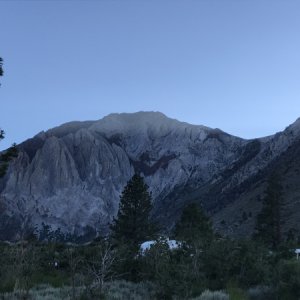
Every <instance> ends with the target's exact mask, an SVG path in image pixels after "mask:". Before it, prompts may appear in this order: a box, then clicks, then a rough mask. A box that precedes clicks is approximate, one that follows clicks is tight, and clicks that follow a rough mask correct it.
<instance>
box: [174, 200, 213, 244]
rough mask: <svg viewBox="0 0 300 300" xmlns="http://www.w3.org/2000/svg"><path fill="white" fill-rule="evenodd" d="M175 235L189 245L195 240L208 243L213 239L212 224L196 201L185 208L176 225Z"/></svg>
mask: <svg viewBox="0 0 300 300" xmlns="http://www.w3.org/2000/svg"><path fill="white" fill-rule="evenodd" d="M175 237H176V239H178V240H181V241H184V242H185V243H187V244H189V245H192V244H194V243H195V242H197V243H198V242H201V243H203V244H206V243H207V242H210V241H211V240H212V238H213V229H212V224H211V222H210V220H209V219H208V217H207V216H206V215H205V214H204V212H203V210H202V209H201V207H199V206H198V205H197V204H196V203H191V204H189V205H187V206H186V207H185V208H184V210H183V212H182V215H181V218H180V220H179V221H178V223H177V224H176V226H175Z"/></svg>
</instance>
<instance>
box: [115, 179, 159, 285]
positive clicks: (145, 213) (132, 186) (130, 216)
mask: <svg viewBox="0 0 300 300" xmlns="http://www.w3.org/2000/svg"><path fill="white" fill-rule="evenodd" d="M151 210H152V203H151V195H150V193H149V191H148V186H147V185H146V184H145V182H144V179H143V178H142V177H141V176H140V175H138V174H135V175H134V176H133V177H132V178H131V179H130V180H129V181H128V183H127V185H126V186H125V188H124V190H123V192H122V195H121V197H120V204H119V211H118V214H117V218H116V219H114V221H113V224H112V225H111V238H112V240H113V243H114V244H115V245H116V247H118V252H119V256H120V257H122V258H123V259H122V260H120V261H119V264H118V266H117V268H118V272H119V273H123V274H124V277H125V278H128V279H130V280H133V281H136V280H137V279H138V273H139V262H138V260H137V259H136V257H137V255H138V251H139V247H140V244H141V243H143V242H144V241H147V240H150V239H153V238H154V237H155V233H156V229H155V226H154V224H153V223H152V222H151V220H150V212H151Z"/></svg>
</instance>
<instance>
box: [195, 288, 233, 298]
mask: <svg viewBox="0 0 300 300" xmlns="http://www.w3.org/2000/svg"><path fill="white" fill-rule="evenodd" d="M193 300H229V295H228V294H226V293H225V292H224V291H209V290H205V291H204V292H203V293H202V294H201V295H200V296H199V297H197V298H194V299H193Z"/></svg>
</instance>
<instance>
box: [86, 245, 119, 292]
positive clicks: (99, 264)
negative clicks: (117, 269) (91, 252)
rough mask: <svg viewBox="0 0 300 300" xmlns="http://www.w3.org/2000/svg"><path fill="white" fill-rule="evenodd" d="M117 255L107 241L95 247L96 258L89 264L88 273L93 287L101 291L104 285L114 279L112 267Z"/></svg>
mask: <svg viewBox="0 0 300 300" xmlns="http://www.w3.org/2000/svg"><path fill="white" fill-rule="evenodd" d="M116 259H117V254H116V251H115V250H114V249H113V248H112V245H111V243H110V242H109V241H104V242H102V243H101V244H100V245H98V246H97V253H96V256H95V257H94V259H93V260H92V261H90V262H89V266H88V269H89V273H90V275H91V276H92V278H93V280H94V285H95V287H96V288H99V291H100V292H102V291H103V287H104V283H105V282H106V281H108V280H111V279H112V278H113V277H114V275H115V274H114V272H113V265H114V263H115V262H116Z"/></svg>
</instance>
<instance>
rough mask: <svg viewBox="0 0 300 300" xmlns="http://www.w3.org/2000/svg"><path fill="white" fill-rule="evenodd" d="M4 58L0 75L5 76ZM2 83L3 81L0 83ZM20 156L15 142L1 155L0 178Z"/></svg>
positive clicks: (0, 137)
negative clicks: (9, 164) (12, 161)
mask: <svg viewBox="0 0 300 300" xmlns="http://www.w3.org/2000/svg"><path fill="white" fill-rule="evenodd" d="M2 66H3V59H2V58H1V57H0V77H1V76H3V73H4V72H3V68H2ZM0 85H1V83H0ZM3 139H4V131H3V130H2V129H0V141H1V140H3ZM17 156H18V150H17V145H16V144H13V145H12V146H11V147H10V148H8V149H7V150H6V152H4V153H3V154H1V155H0V178H1V177H3V176H4V175H5V173H6V171H7V168H8V163H9V161H10V160H11V159H13V158H14V157H17Z"/></svg>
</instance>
